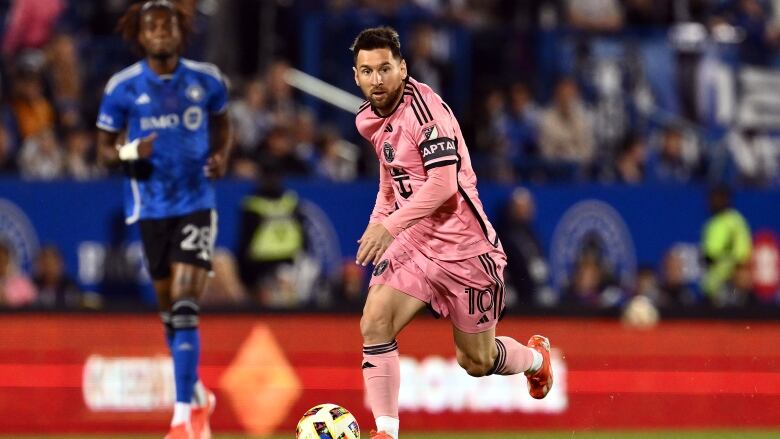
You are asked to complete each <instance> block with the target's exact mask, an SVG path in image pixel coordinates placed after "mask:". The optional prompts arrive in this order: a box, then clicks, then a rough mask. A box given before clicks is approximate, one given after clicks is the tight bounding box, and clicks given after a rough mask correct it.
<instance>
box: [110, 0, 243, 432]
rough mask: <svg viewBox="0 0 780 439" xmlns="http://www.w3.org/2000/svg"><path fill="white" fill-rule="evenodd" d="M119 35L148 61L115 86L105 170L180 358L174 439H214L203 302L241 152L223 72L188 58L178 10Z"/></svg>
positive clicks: (126, 26)
mask: <svg viewBox="0 0 780 439" xmlns="http://www.w3.org/2000/svg"><path fill="white" fill-rule="evenodd" d="M117 29H118V30H119V31H120V32H121V33H122V35H123V37H124V38H125V39H126V40H127V41H128V42H129V43H131V44H132V45H133V46H135V48H137V49H139V50H140V51H141V53H143V55H144V59H142V60H141V61H139V62H137V63H135V64H133V65H131V66H130V67H127V68H125V69H124V70H122V71H120V72H119V73H117V74H115V75H114V76H113V77H111V79H110V80H109V81H108V83H107V84H106V88H105V92H104V95H103V100H102V103H101V105H100V114H99V116H98V121H97V127H98V128H99V130H98V145H99V150H100V156H101V160H102V161H103V162H105V163H107V164H111V163H120V164H121V165H122V167H123V168H124V169H125V171H126V172H127V173H128V174H129V175H128V176H129V177H130V178H129V180H128V181H127V182H126V184H125V213H126V217H127V218H126V222H127V223H128V224H133V223H136V222H137V223H138V225H139V227H140V231H141V239H142V241H143V246H144V254H145V256H146V260H147V264H148V269H149V273H150V274H151V277H152V280H153V282H154V288H155V291H156V293H157V298H158V303H159V307H160V316H161V319H162V323H163V325H164V326H165V332H166V339H167V342H168V347H169V348H170V351H171V355H172V357H173V365H174V377H175V381H176V404H175V407H174V413H173V419H172V421H171V428H170V431H169V433H168V435H166V436H165V437H166V439H179V438H181V439H191V438H194V439H208V438H210V437H211V431H210V427H209V423H208V418H209V415H210V413H211V411H213V408H214V403H215V399H214V395H213V393H212V392H210V391H208V390H207V389H206V388H205V387H204V386H203V384H202V383H201V382H200V380H199V379H198V374H197V368H198V360H199V354H200V339H199V334H198V313H199V307H198V297H199V296H200V294H201V292H202V291H203V289H204V287H205V284H206V280H207V277H208V274H209V271H210V270H211V257H212V251H213V248H214V240H215V238H216V233H217V230H216V227H217V216H216V210H215V194H214V188H213V185H212V183H211V181H210V180H212V179H215V178H219V177H222V176H223V175H224V173H225V169H226V166H227V159H228V155H229V154H230V149H231V138H232V135H231V126H230V122H229V119H228V116H227V89H226V84H225V81H224V80H223V78H222V74H221V73H220V71H219V69H218V68H217V67H215V66H214V65H212V64H207V63H202V62H196V61H191V60H188V59H185V58H183V57H182V56H181V52H182V49H183V47H184V41H185V40H186V38H187V35H188V34H189V32H190V29H191V16H190V15H189V14H188V12H187V11H186V10H185V9H183V8H182V6H181V5H180V4H179V3H177V2H175V1H171V0H149V1H145V2H141V3H135V4H133V5H132V6H130V8H129V9H128V10H127V12H126V13H125V15H124V16H123V17H122V18H121V19H120V21H119V25H118V26H117Z"/></svg>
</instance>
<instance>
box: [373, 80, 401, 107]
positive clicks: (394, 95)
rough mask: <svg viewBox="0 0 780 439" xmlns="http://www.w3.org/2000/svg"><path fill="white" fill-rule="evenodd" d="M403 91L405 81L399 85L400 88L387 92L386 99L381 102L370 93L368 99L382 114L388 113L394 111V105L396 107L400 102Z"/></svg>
mask: <svg viewBox="0 0 780 439" xmlns="http://www.w3.org/2000/svg"><path fill="white" fill-rule="evenodd" d="M403 91H404V83H403V81H402V82H401V84H400V85H399V86H398V88H396V89H395V90H390V91H388V92H387V96H386V97H385V99H384V100H383V102H382V103H381V104H380V103H379V101H377V100H376V99H374V98H373V96H372V95H371V94H370V93H369V95H368V96H367V98H368V101H369V102H371V106H373V107H374V108H375V109H376V110H377V111H379V112H380V113H381V114H387V113H389V112H390V111H392V110H393V107H395V104H397V103H398V98H399V97H400V96H401V93H402V92H403Z"/></svg>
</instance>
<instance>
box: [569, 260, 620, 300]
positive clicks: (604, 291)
mask: <svg viewBox="0 0 780 439" xmlns="http://www.w3.org/2000/svg"><path fill="white" fill-rule="evenodd" d="M623 296H624V293H623V290H622V289H621V288H620V287H619V286H618V285H617V283H616V282H615V281H614V279H613V277H612V276H611V274H610V273H609V270H608V269H607V267H606V266H605V265H604V263H603V261H602V259H601V256H600V255H599V253H598V251H595V250H594V249H592V248H585V249H583V251H582V252H581V253H580V256H579V257H578V258H577V261H576V262H575V264H574V272H573V273H572V274H571V281H570V284H569V287H568V288H567V290H566V291H565V292H564V297H563V300H562V303H563V304H564V305H569V306H580V307H582V306H584V307H588V308H613V307H617V306H619V305H620V304H621V303H622V301H623V299H624V297H623Z"/></svg>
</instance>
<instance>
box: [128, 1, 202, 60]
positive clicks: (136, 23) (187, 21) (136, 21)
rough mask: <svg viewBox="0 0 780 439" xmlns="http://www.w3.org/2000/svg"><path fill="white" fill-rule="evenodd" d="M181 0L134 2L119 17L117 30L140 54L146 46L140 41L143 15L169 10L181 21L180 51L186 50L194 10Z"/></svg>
mask: <svg viewBox="0 0 780 439" xmlns="http://www.w3.org/2000/svg"><path fill="white" fill-rule="evenodd" d="M181 3H182V2H181V1H180V0H144V1H139V2H136V3H133V4H132V5H130V7H129V8H127V11H126V12H125V14H124V15H123V16H122V18H120V19H119V22H118V23H117V25H116V32H117V33H118V34H120V35H122V39H124V40H125V41H126V42H127V43H128V44H129V45H130V47H131V48H132V49H133V51H135V52H137V53H138V54H140V55H143V54H144V48H143V47H142V46H141V44H140V43H139V42H138V33H139V32H140V31H141V17H142V16H143V14H146V13H148V12H150V11H153V10H160V9H162V10H168V11H170V12H172V13H174V14H176V20H177V22H178V23H179V32H181V39H182V44H181V45H180V46H179V51H180V52H181V51H183V50H184V46H186V43H187V40H188V39H189V36H190V35H191V34H192V12H191V11H190V10H189V9H187V8H186V7H184V6H183V5H182V4H181Z"/></svg>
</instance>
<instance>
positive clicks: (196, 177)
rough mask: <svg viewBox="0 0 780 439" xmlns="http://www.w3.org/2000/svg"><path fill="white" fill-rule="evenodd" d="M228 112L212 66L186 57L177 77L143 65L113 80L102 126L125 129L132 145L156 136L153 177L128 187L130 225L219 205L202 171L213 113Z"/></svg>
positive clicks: (219, 77) (102, 107) (218, 75)
mask: <svg viewBox="0 0 780 439" xmlns="http://www.w3.org/2000/svg"><path fill="white" fill-rule="evenodd" d="M226 110H227V88H226V86H225V81H224V80H223V78H222V74H221V73H220V71H219V69H218V68H217V67H216V66H214V65H213V64H208V63H201V62H196V61H191V60H188V59H184V58H181V59H180V60H179V64H178V66H177V67H176V70H175V71H174V72H173V74H171V75H165V76H158V75H157V74H156V73H154V71H152V70H151V68H150V67H149V65H148V64H147V63H146V61H139V62H137V63H135V64H133V65H132V66H130V67H127V68H126V69H124V70H122V71H120V72H119V73H117V74H115V75H114V76H113V77H111V79H110V80H109V81H108V83H107V84H106V89H105V91H104V94H103V101H102V102H101V104H100V115H99V116H98V121H97V126H98V128H100V129H103V130H106V131H110V132H120V131H126V133H127V141H128V142H129V141H132V140H135V139H140V138H143V137H146V136H148V135H149V134H151V133H153V132H156V133H157V138H156V139H155V140H154V149H153V152H152V155H151V157H150V158H149V160H150V162H151V164H152V171H151V175H150V176H149V177H148V178H144V179H143V180H136V179H135V178H131V179H130V180H129V181H128V182H127V183H126V185H125V213H126V216H127V223H133V222H135V221H137V220H139V219H147V218H166V217H171V216H179V215H185V214H188V213H192V212H195V211H198V210H203V209H213V208H214V207H215V196H214V188H213V185H212V183H211V182H210V181H209V180H208V178H206V176H205V174H204V171H203V167H204V166H205V164H206V161H207V160H208V157H209V115H211V114H217V113H223V112H224V111H226Z"/></svg>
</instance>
